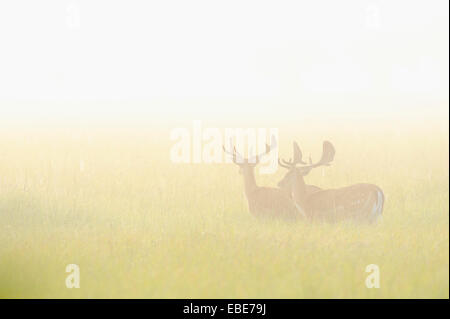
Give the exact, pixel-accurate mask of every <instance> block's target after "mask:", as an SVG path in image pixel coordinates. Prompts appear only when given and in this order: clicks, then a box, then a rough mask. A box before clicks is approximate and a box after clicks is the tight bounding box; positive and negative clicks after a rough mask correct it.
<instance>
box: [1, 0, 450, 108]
mask: <svg viewBox="0 0 450 319" xmlns="http://www.w3.org/2000/svg"><path fill="white" fill-rule="evenodd" d="M448 5H449V2H448V0H419V1H417V0H416V1H412V0H410V1H406V0H405V1H400V0H389V1H388V0H386V1H381V0H379V1H365V0H353V1H351V0H344V1H332V0H328V1H324V0H322V1H280V0H276V1H261V0H259V1H248V0H239V1H234V0H227V1H212V0H205V1H197V0H195V1H192V0H190V1H173V0H165V1H138V0H128V1H125V0H123V1H113V0H108V1H104V0H85V1H83V0H79V1H62V0H54V1H49V0H40V1H32V0H27V1H26V0H14V1H2V2H0V116H7V115H8V114H16V115H17V114H18V112H19V113H20V114H22V115H23V114H24V113H25V115H26V114H28V113H33V112H34V113H45V112H54V111H58V112H73V110H74V109H78V110H79V109H83V108H97V109H98V110H102V112H103V111H106V112H107V110H108V108H109V107H110V106H108V105H107V104H106V106H105V104H102V105H100V104H98V105H97V104H95V103H93V102H95V101H116V102H117V101H122V102H124V103H123V104H122V106H117V105H116V106H115V107H116V108H123V110H122V112H126V111H127V110H132V109H133V108H137V109H148V110H150V111H151V108H152V106H151V104H146V102H148V101H153V100H154V99H158V100H159V101H161V100H167V101H171V100H174V99H175V100H177V101H178V102H177V103H174V104H170V103H166V104H165V105H166V108H165V111H168V112H174V111H176V110H177V109H179V108H182V107H186V105H191V106H190V108H192V109H197V110H199V111H202V110H205V109H207V108H208V109H209V110H210V111H211V109H212V110H214V108H215V107H216V105H218V104H215V102H217V101H222V102H221V104H223V101H232V102H230V105H231V106H230V107H233V105H234V107H236V108H241V107H243V106H242V105H245V101H247V100H254V101H270V103H273V104H277V103H278V104H280V105H284V104H289V105H298V104H301V105H312V106H314V105H322V109H321V110H323V109H324V105H329V107H328V108H329V110H341V109H339V108H338V107H337V106H341V107H344V106H345V107H346V108H347V110H352V109H356V108H361V104H364V103H365V102H366V101H367V102H368V104H370V101H372V103H377V106H378V107H379V108H380V110H381V109H384V110H389V109H392V108H393V107H394V108H395V106H396V105H402V107H405V105H411V107H423V106H425V105H428V106H430V105H433V106H436V105H437V106H438V107H442V104H444V105H447V106H448V104H447V103H448V84H449V83H448V68H449V65H448V59H449V42H448V38H449V34H448V33H449V16H448V12H449V10H448ZM14 101H27V102H32V101H41V102H42V101H43V102H46V101H53V102H68V101H69V102H71V103H59V104H48V105H47V106H46V104H45V103H40V104H36V105H33V104H27V106H23V107H22V108H20V107H15V108H12V107H11V104H10V103H11V102H14ZM86 101H89V102H91V104H89V106H86V105H87V104H86V103H84V104H83V103H81V102H86ZM131 101H134V102H139V103H140V104H139V105H137V104H136V105H134V104H133V103H126V102H131ZM183 101H191V102H189V103H191V104H189V103H187V104H186V103H184V104H183ZM347 101H350V102H349V103H347ZM374 101H375V102H374ZM399 101H400V103H399ZM78 102H79V103H78ZM92 103H93V104H92ZM414 103H415V104H414ZM194 104H195V105H194ZM219 104H220V103H219ZM413 104H414V105H415V106H412V105H413ZM447 106H446V107H447ZM217 107H219V106H217ZM220 107H223V106H220ZM280 107H281V106H280ZM398 107H399V108H401V106H398ZM325 108H326V107H325ZM307 109H308V110H309V111H314V107H308V108H307ZM24 110H25V111H24Z"/></svg>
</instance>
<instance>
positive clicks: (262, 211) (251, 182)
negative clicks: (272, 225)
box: [223, 136, 301, 220]
mask: <svg viewBox="0 0 450 319" xmlns="http://www.w3.org/2000/svg"><path fill="white" fill-rule="evenodd" d="M231 146H232V143H231V141H230V148H231ZM275 147H276V140H275V138H274V136H272V140H271V145H270V146H269V145H267V144H266V149H265V151H264V152H262V153H261V154H259V155H257V156H253V157H250V158H244V157H243V156H242V155H241V154H239V152H238V151H236V147H233V148H232V150H227V149H226V148H225V146H223V151H224V152H225V153H226V154H229V155H231V156H232V161H233V163H234V164H236V165H238V166H239V173H240V174H241V175H242V177H243V180H244V194H245V197H246V199H247V202H248V208H249V211H250V213H251V214H252V215H254V216H256V217H257V218H261V217H262V218H267V217H269V218H279V219H285V220H296V219H297V218H300V217H301V214H300V211H299V209H298V207H297V205H296V203H295V202H294V200H293V199H292V198H291V197H290V195H289V192H286V190H284V189H282V188H271V187H261V186H258V185H257V184H256V180H255V172H254V169H255V166H256V165H257V164H258V163H259V161H260V158H262V157H263V156H265V155H267V154H269V152H270V151H272V150H273V149H274V148H275Z"/></svg>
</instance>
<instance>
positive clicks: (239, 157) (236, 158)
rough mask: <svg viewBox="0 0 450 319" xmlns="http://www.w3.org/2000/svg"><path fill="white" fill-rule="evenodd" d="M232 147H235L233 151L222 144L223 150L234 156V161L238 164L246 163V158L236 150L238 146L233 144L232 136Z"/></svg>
mask: <svg viewBox="0 0 450 319" xmlns="http://www.w3.org/2000/svg"><path fill="white" fill-rule="evenodd" d="M230 147H232V148H233V151H232V152H231V151H228V150H227V149H226V148H225V145H223V146H222V148H223V151H224V152H225V153H226V154H229V155H231V156H232V158H233V163H235V164H237V163H244V162H245V160H244V158H243V157H242V155H241V154H240V153H239V152H238V151H237V150H236V147H235V146H233V142H232V141H231V138H230Z"/></svg>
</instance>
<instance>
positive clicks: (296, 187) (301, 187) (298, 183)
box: [292, 174, 308, 209]
mask: <svg viewBox="0 0 450 319" xmlns="http://www.w3.org/2000/svg"><path fill="white" fill-rule="evenodd" d="M307 196H308V194H307V192H306V184H305V180H304V179H303V176H302V175H301V174H296V176H295V177H294V182H293V185H292V197H293V199H294V201H295V202H296V203H297V205H299V206H300V207H301V208H303V209H305V207H306V199H307Z"/></svg>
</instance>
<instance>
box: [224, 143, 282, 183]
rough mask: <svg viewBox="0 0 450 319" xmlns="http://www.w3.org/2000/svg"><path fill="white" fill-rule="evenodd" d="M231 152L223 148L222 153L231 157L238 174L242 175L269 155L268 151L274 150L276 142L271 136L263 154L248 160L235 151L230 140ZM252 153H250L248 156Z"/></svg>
mask: <svg viewBox="0 0 450 319" xmlns="http://www.w3.org/2000/svg"><path fill="white" fill-rule="evenodd" d="M229 147H230V149H231V150H227V149H226V148H225V146H223V151H224V152H225V153H226V154H229V155H231V156H232V159H233V163H234V164H236V165H238V166H239V173H241V174H244V173H245V171H248V170H252V169H253V168H254V167H255V166H256V165H257V164H258V163H259V161H260V159H261V158H262V157H263V156H265V155H267V154H269V153H270V151H272V150H273V149H275V148H276V147H277V141H276V138H275V136H272V138H271V142H270V145H268V144H266V149H265V150H264V152H261V153H260V154H258V155H255V156H251V157H249V158H244V157H243V156H242V155H241V154H240V153H239V152H238V151H237V150H236V147H235V146H233V143H232V141H231V140H230V145H229ZM251 153H252V152H251V151H250V154H251Z"/></svg>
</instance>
